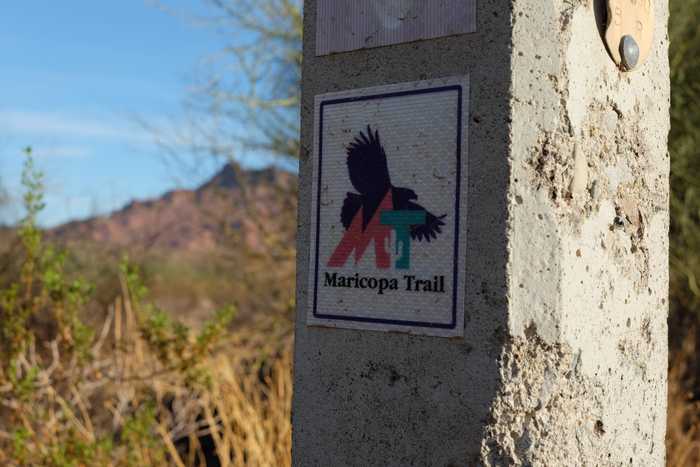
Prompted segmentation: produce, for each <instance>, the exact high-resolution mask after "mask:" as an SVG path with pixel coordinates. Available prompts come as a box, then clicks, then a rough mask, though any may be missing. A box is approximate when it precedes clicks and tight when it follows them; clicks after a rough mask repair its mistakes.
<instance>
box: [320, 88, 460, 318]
mask: <svg viewBox="0 0 700 467" xmlns="http://www.w3.org/2000/svg"><path fill="white" fill-rule="evenodd" d="M448 91H457V154H456V156H457V171H456V172H457V181H456V185H455V186H456V190H455V217H454V218H455V241H454V270H453V287H452V321H451V322H450V323H434V322H424V321H402V320H395V319H381V318H368V317H364V316H349V315H332V314H322V313H318V309H317V302H318V272H319V271H318V262H319V248H320V241H319V239H320V233H321V187H322V186H323V184H322V183H321V174H322V173H323V171H322V164H323V112H324V110H325V108H326V107H327V106H330V105H337V104H346V103H348V102H362V101H369V100H375V99H390V98H395V97H404V96H414V95H419V94H435V93H440V92H448ZM463 92H464V90H463V88H462V85H459V84H456V85H449V86H439V87H434V88H423V89H416V90H410V91H397V92H389V93H383V94H374V95H369V96H357V97H345V98H340V99H331V100H328V101H324V102H321V105H320V109H319V127H318V132H319V133H318V192H317V194H316V252H315V254H316V258H315V261H314V263H315V264H314V268H315V269H314V302H313V315H314V317H315V318H319V319H328V320H338V321H354V322H359V323H379V324H389V325H395V326H412V327H423V328H437V329H455V328H456V327H457V292H458V288H459V281H458V277H459V226H460V224H461V219H460V198H461V190H462V186H461V182H462V94H463Z"/></svg>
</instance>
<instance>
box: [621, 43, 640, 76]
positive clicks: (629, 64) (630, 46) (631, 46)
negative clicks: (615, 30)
mask: <svg viewBox="0 0 700 467" xmlns="http://www.w3.org/2000/svg"><path fill="white" fill-rule="evenodd" d="M620 57H622V67H623V68H624V69H625V70H626V71H629V70H632V69H634V67H636V66H637V64H638V63H639V45H638V44H637V41H635V40H634V37H632V36H630V35H626V36H622V39H621V40H620Z"/></svg>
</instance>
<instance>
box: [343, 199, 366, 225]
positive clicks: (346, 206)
mask: <svg viewBox="0 0 700 467" xmlns="http://www.w3.org/2000/svg"><path fill="white" fill-rule="evenodd" d="M361 207H362V196H360V195H358V194H355V193H348V194H347V196H346V197H345V201H343V208H342V209H341V210H340V221H341V222H342V223H343V227H345V230H347V229H349V228H350V224H352V220H353V219H354V218H355V215H356V214H357V212H358V211H359V210H360V208H361Z"/></svg>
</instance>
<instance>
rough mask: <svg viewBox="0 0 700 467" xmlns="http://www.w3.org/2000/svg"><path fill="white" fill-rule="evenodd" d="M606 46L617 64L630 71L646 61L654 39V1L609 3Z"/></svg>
mask: <svg viewBox="0 0 700 467" xmlns="http://www.w3.org/2000/svg"><path fill="white" fill-rule="evenodd" d="M607 1H608V28H607V31H606V33H605V42H606V45H607V47H608V50H609V51H610V55H611V56H612V58H613V60H614V61H615V63H616V64H617V65H618V66H619V67H620V68H622V69H623V70H626V71H629V70H632V69H634V68H636V67H638V66H639V65H640V64H642V63H644V61H646V59H647V57H648V56H649V53H650V52H651V45H652V41H653V39H654V1H653V0H607Z"/></svg>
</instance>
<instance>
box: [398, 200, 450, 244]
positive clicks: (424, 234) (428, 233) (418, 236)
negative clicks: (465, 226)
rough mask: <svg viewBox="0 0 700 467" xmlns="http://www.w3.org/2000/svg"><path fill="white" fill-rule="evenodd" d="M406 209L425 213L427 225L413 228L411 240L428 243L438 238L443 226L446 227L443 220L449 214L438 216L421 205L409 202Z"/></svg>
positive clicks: (413, 226)
mask: <svg viewBox="0 0 700 467" xmlns="http://www.w3.org/2000/svg"><path fill="white" fill-rule="evenodd" d="M406 209H409V210H414V211H425V223H423V224H419V225H412V226H411V238H412V239H413V240H418V241H419V242H420V241H422V240H423V239H425V240H426V241H427V242H430V240H431V239H435V238H437V236H438V234H441V233H442V226H444V225H445V222H443V219H444V218H445V217H447V214H443V215H442V216H436V215H435V214H432V213H431V212H429V211H428V210H427V209H425V208H424V207H423V206H421V205H420V204H418V203H413V202H409V203H408V204H407V205H406Z"/></svg>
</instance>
